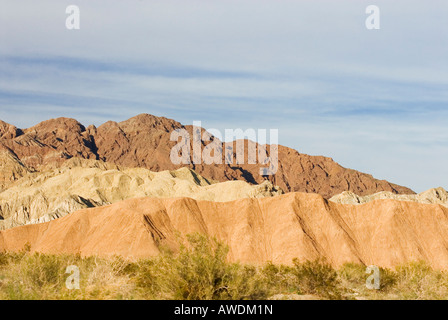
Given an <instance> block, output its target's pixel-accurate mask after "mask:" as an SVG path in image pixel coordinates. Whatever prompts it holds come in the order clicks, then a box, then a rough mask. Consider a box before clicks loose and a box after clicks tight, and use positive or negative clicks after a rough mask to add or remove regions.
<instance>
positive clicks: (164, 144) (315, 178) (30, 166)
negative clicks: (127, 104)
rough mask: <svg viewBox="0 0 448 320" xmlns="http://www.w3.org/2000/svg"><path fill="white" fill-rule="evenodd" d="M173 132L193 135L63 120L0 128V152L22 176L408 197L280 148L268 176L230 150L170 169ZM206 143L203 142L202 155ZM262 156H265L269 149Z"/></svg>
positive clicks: (163, 121) (146, 120)
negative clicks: (109, 167) (137, 175)
mask: <svg viewBox="0 0 448 320" xmlns="http://www.w3.org/2000/svg"><path fill="white" fill-rule="evenodd" d="M175 129H185V130H187V131H188V132H190V134H192V130H193V128H192V127H191V126H183V125H182V124H180V123H179V122H176V121H174V120H171V119H167V118H163V117H155V116H152V115H148V114H142V115H138V116H136V117H133V118H131V119H129V120H126V121H123V122H120V123H117V122H112V121H109V122H107V123H105V124H103V125H101V126H99V127H98V128H96V127H94V126H89V127H87V128H85V127H84V126H83V125H81V124H80V123H79V122H77V121H76V120H73V119H67V118H59V119H52V120H48V121H44V122H42V123H40V124H38V125H36V126H34V127H31V128H29V129H24V130H20V129H17V128H15V127H13V126H11V125H7V124H5V123H3V124H2V126H0V149H2V148H3V149H4V148H6V149H7V150H10V151H11V152H12V153H13V154H14V155H15V156H16V157H17V158H18V159H19V161H21V163H22V164H23V165H25V166H26V168H27V170H40V168H41V167H42V166H45V165H48V164H51V163H62V162H64V161H66V160H68V159H70V158H72V157H79V158H85V159H96V160H102V161H105V162H110V163H114V164H117V165H121V166H124V167H141V168H147V169H149V170H152V171H161V170H175V169H178V168H179V167H181V166H188V167H189V168H191V169H193V170H195V171H196V172H197V173H198V174H200V175H202V176H204V177H205V178H208V179H212V180H217V181H228V180H243V181H247V182H249V183H253V184H257V183H262V182H263V181H264V180H266V179H268V180H270V181H271V182H272V184H274V185H278V186H279V187H280V188H282V189H283V190H285V191H287V192H289V191H300V192H313V193H319V194H321V195H322V196H323V197H325V198H330V197H332V196H334V195H336V194H339V193H341V192H343V191H351V192H354V193H356V194H359V195H368V194H372V193H376V192H380V191H390V192H392V193H396V194H412V193H414V192H413V191H412V190H410V189H408V188H405V187H401V186H398V185H395V184H392V183H389V182H387V181H385V180H377V179H374V178H373V177H372V176H371V175H368V174H365V173H361V172H358V171H355V170H351V169H346V168H343V167H342V166H340V165H339V164H337V163H336V162H334V161H333V160H332V159H331V158H327V157H322V156H309V155H305V154H301V153H299V152H297V151H296V150H293V149H290V148H287V147H284V146H278V158H279V162H278V171H277V173H276V174H275V175H273V176H262V175H261V174H260V167H265V166H264V165H259V164H236V160H235V157H236V155H235V150H236V148H234V154H233V159H234V161H233V164H213V165H206V164H190V165H174V164H173V163H172V162H171V160H170V152H171V149H172V147H173V146H175V145H176V143H177V142H174V141H170V136H171V132H172V131H173V130H175ZM213 141H215V140H214V139H213V138H212V142H213ZM216 141H217V140H216ZM212 142H207V143H204V142H203V143H202V149H204V148H205V146H206V145H207V144H208V143H212ZM192 143H193V142H191V144H192ZM248 148H249V142H247V141H246V143H245V159H246V162H247V158H248V156H247V155H248ZM267 151H268V153H269V152H270V147H269V146H268V147H267ZM192 157H193V155H191V158H192ZM223 157H224V156H223Z"/></svg>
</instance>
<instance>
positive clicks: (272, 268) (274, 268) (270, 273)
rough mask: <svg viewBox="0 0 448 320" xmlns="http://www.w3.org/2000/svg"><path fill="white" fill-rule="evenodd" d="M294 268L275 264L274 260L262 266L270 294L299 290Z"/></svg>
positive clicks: (262, 272)
mask: <svg viewBox="0 0 448 320" xmlns="http://www.w3.org/2000/svg"><path fill="white" fill-rule="evenodd" d="M293 270H294V268H292V267H289V266H285V265H275V264H273V263H272V262H268V263H266V264H265V265H264V266H263V267H262V269H261V274H262V276H263V280H264V281H265V282H266V285H267V286H268V287H269V288H270V294H272V295H273V294H279V293H285V294H290V293H296V292H297V281H296V276H295V274H294V272H293Z"/></svg>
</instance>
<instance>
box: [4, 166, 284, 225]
mask: <svg viewBox="0 0 448 320" xmlns="http://www.w3.org/2000/svg"><path fill="white" fill-rule="evenodd" d="M52 166H53V165H47V167H46V168H44V170H43V171H42V172H35V173H30V174H28V175H27V176H25V177H23V178H21V179H19V180H18V181H17V182H16V183H14V184H13V185H12V186H10V187H9V188H8V189H6V190H5V191H3V192H1V193H0V218H2V219H1V220H0V229H6V228H11V227H15V226H19V225H23V224H29V223H40V222H47V221H50V220H53V219H56V218H60V217H63V216H65V215H67V214H69V213H71V212H74V211H76V210H79V209H83V208H89V207H98V206H102V205H107V204H111V203H115V202H117V201H121V200H125V199H130V198H137V197H158V198H166V197H190V198H193V199H198V200H211V201H231V200H235V199H240V198H246V197H247V198H260V197H268V196H275V195H279V194H282V193H283V192H282V190H280V189H279V188H278V187H274V186H273V185H272V184H271V183H270V182H268V181H265V182H264V183H262V184H260V185H250V184H248V183H247V182H244V181H227V182H223V183H213V182H210V181H209V180H207V179H205V178H203V177H201V176H200V175H198V174H196V173H195V172H194V171H192V170H190V169H188V168H181V169H177V170H175V171H162V172H151V171H149V170H148V169H143V168H133V169H126V168H121V167H119V166H116V165H113V164H110V163H104V162H101V161H97V160H85V159H79V158H72V159H70V160H67V161H66V162H64V163H62V164H60V165H59V164H58V165H57V166H58V168H55V169H52V168H51V167H52ZM49 167H50V168H49Z"/></svg>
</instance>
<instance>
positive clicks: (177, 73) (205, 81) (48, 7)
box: [0, 0, 448, 192]
mask: <svg viewBox="0 0 448 320" xmlns="http://www.w3.org/2000/svg"><path fill="white" fill-rule="evenodd" d="M70 4H76V5H78V6H79V8H80V10H81V29H80V30H76V31H69V30H67V29H66V28H65V19H66V16H67V15H66V14H65V8H66V7H67V6H68V5H70ZM370 4H375V5H377V6H378V7H379V8H380V9H381V29H380V30H367V29H366V28H365V26H364V21H365V19H366V17H367V15H366V14H365V8H366V7H367V6H368V5H370ZM447 17H448V2H446V1H443V0H440V1H439V0H433V1H431V2H425V1H423V0H419V1H415V0H396V1H363V0H359V1H354V0H339V1H325V0H322V1H292V0H291V1H287V0H285V1H274V0H242V1H241V0H240V1H237V0H225V1H224V0H208V1H204V0H200V1H199V0H198V1H192V0H176V1H174V0H164V1H144V0H141V1H134V0H129V1H116V0H108V1H105V0H103V1H99V0H98V1H85V0H82V1H81V0H79V1H70V2H69V1H47V0H42V1H38V2H37V1H30V0H21V1H20V2H18V1H12V0H3V1H2V3H1V10H0V119H2V120H4V121H7V122H9V123H12V124H15V125H17V126H19V127H28V126H32V125H34V124H36V123H38V122H39V121H42V120H46V119H48V118H54V117H59V116H66V117H73V118H76V119H78V120H79V121H81V122H82V123H83V124H85V125H88V124H91V123H93V124H96V125H99V124H101V123H103V122H105V121H107V120H116V121H121V120H125V119H127V118H130V117H132V116H134V115H136V114H139V113H151V114H155V115H158V116H166V117H169V118H173V119H176V120H178V121H180V122H182V123H184V124H191V123H192V122H193V121H195V120H200V121H202V124H203V126H204V127H206V128H217V129H220V130H222V131H223V130H224V129H225V128H242V129H247V128H255V129H257V128H266V129H270V128H273V129H279V140H280V143H281V144H283V145H287V146H290V147H293V148H295V149H297V150H298V151H299V152H303V153H307V154H313V155H325V156H329V157H332V158H333V159H334V160H335V161H337V162H339V163H340V164H341V165H343V166H345V167H348V168H353V169H357V170H361V171H364V172H367V173H371V174H373V175H374V176H375V177H377V178H380V179H387V180H389V181H392V182H395V183H398V184H402V185H406V186H408V187H411V188H412V189H414V190H415V191H418V192H419V191H423V190H426V189H428V188H431V187H438V186H443V187H445V188H447V189H448V166H446V159H448V130H447V119H448V90H446V88H448V59H447V57H448V32H447V31H448V23H447Z"/></svg>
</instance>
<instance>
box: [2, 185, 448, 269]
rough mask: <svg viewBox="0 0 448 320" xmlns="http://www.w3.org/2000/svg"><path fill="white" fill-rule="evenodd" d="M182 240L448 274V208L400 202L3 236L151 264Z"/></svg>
mask: <svg viewBox="0 0 448 320" xmlns="http://www.w3.org/2000/svg"><path fill="white" fill-rule="evenodd" d="M177 231H178V232H180V233H181V234H184V235H185V234H191V233H194V232H200V233H203V234H206V235H209V236H215V237H217V238H218V239H220V240H222V241H225V242H226V243H228V245H229V247H230V256H229V258H230V260H232V261H241V262H245V263H255V264H257V263H263V262H266V261H272V262H274V263H285V264H289V263H291V260H292V259H293V258H298V259H300V260H302V261H304V260H314V259H316V258H319V257H325V258H326V259H327V260H328V261H329V262H330V263H332V264H333V265H334V266H340V265H341V264H343V263H345V262H355V263H363V264H365V265H377V266H381V267H393V266H396V265H399V264H402V263H406V262H410V261H416V260H425V261H427V262H428V263H429V264H430V265H431V266H432V267H434V268H436V269H448V267H447V266H448V208H446V207H443V206H440V205H428V204H420V203H415V202H406V201H396V200H379V201H375V202H370V203H367V204H364V205H359V206H355V205H343V204H337V203H333V202H329V201H327V200H325V199H324V198H322V197H321V196H319V195H317V194H305V193H288V194H285V195H281V196H278V197H271V198H262V199H241V200H235V201H232V202H211V201H197V200H193V199H190V198H176V199H157V198H140V199H131V200H126V201H123V202H118V203H115V204H112V205H109V206H104V207H98V208H92V209H83V210H80V211H77V212H75V213H73V214H70V215H67V216H65V217H63V218H60V219H57V220H53V221H50V222H48V223H43V224H35V225H27V226H22V227H17V228H13V229H9V230H5V231H0V251H1V250H7V251H17V250H21V249H23V247H24V246H25V244H27V243H28V244H30V245H31V250H32V251H38V252H44V253H54V254H60V253H80V254H82V255H97V254H98V255H102V256H109V255H114V254H118V255H122V256H124V257H128V258H139V257H150V256H153V255H157V254H158V253H159V248H160V247H161V246H169V247H172V248H174V249H176V248H177V245H176V240H175V239H176V235H177Z"/></svg>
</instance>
